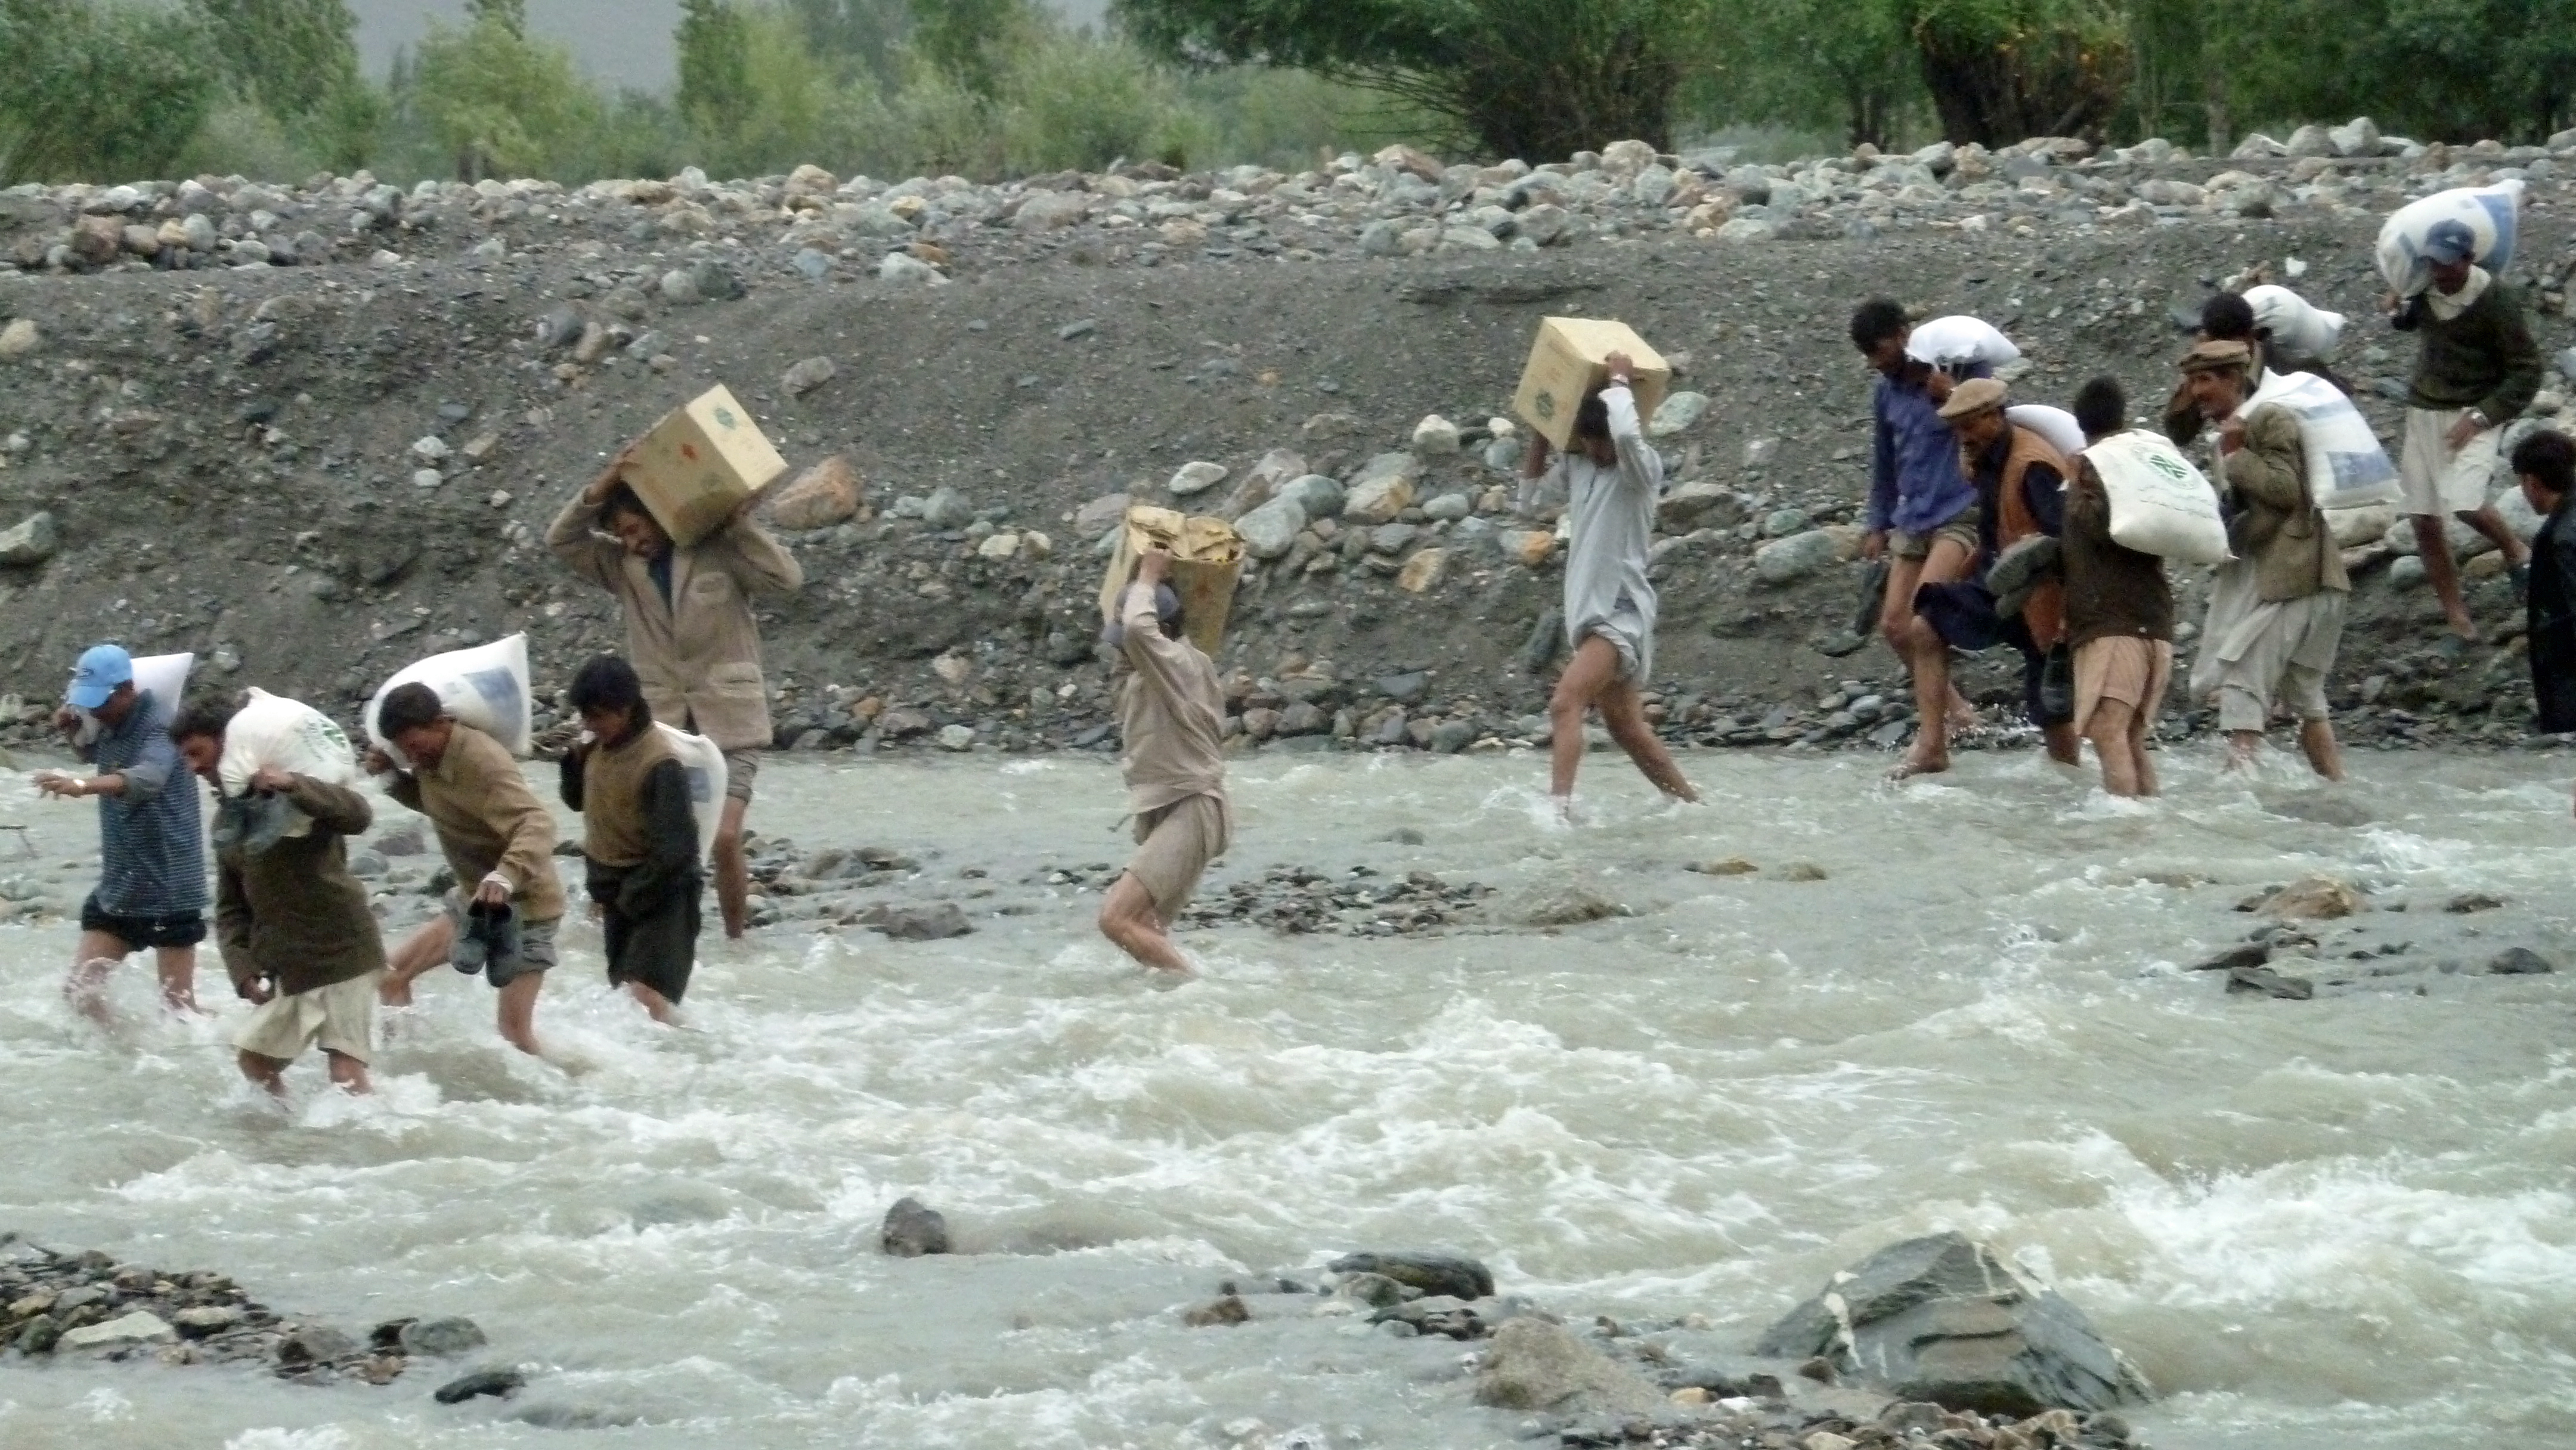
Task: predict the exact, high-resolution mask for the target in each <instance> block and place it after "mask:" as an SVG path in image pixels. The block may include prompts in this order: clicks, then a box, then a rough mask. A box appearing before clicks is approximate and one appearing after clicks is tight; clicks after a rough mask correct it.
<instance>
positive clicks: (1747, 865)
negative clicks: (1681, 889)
mask: <svg viewBox="0 0 2576 1450" xmlns="http://www.w3.org/2000/svg"><path fill="white" fill-rule="evenodd" d="M1682 869H1683V870H1685V871H1696V872H1698V873H1699V874H1700V875H1702V876H1750V875H1752V874H1753V873H1754V872H1756V871H1759V870H1761V869H1762V868H1761V867H1759V866H1756V865H1754V864H1753V863H1752V862H1750V861H1747V860H1745V859H1744V858H1743V857H1741V856H1728V857H1725V858H1723V859H1721V860H1716V861H1694V862H1692V863H1690V864H1689V865H1688V866H1685V867H1683V868H1682Z"/></svg>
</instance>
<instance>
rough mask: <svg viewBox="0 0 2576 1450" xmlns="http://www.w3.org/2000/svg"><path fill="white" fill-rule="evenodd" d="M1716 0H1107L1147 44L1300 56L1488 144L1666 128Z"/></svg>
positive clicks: (1294, 59) (1704, 45) (1668, 132)
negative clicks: (1442, 119)
mask: <svg viewBox="0 0 2576 1450" xmlns="http://www.w3.org/2000/svg"><path fill="white" fill-rule="evenodd" d="M1720 4H1721V0H1112V11H1111V13H1112V14H1113V15H1114V16H1116V17H1117V18H1118V20H1119V21H1120V23H1121V24H1123V25H1124V26H1126V27H1127V28H1128V30H1129V31H1130V32H1131V33H1132V34H1134V35H1135V36H1137V37H1138V38H1139V39H1140V40H1141V41H1143V42H1144V43H1145V44H1146V45H1147V46H1148V47H1149V48H1151V49H1154V50H1156V51H1159V52H1160V53H1162V54H1164V55H1167V56H1171V57H1173V58H1176V59H1181V60H1188V61H1196V62H1202V63H1205V62H1246V61H1257V62H1263V63H1267V64H1272V65H1290V66H1299V67H1303V68H1305V69H1308V70H1313V71H1317V72H1319V73H1321V74H1324V75H1326V76H1329V77H1332V78H1334V79H1337V80H1344V81H1348V82H1351V83H1353V84H1357V85H1363V86H1368V87H1371V88H1373V89H1377V90H1382V91H1385V92H1387V93H1389V94H1392V95H1395V96H1399V97H1402V98H1404V99H1406V100H1409V101H1411V102H1414V103H1416V104H1418V105H1420V106H1421V107H1423V108H1424V109H1426V110H1428V111H1431V112H1433V113H1435V114H1437V115H1440V116H1443V117H1447V118H1449V119H1451V120H1453V121H1455V122H1456V123H1457V124H1458V125H1459V127H1460V128H1461V129H1463V130H1465V131H1467V132H1468V133H1470V134H1472V135H1473V136H1475V137H1476V138H1477V139H1478V140H1480V141H1481V142H1483V143H1484V145H1485V146H1486V147H1487V148H1488V149H1490V150H1492V151H1495V152H1498V153H1502V154H1505V155H1512V156H1520V157H1524V158H1530V159H1545V158H1547V157H1551V156H1564V155H1568V154H1570V153H1572V152H1574V151H1578V150H1583V149H1586V148H1590V147H1597V146H1600V145H1602V144H1603V143H1605V142H1609V141H1615V140H1620V139H1623V138H1628V137H1636V138H1640V139H1643V140H1646V141H1650V142H1652V143H1654V144H1655V145H1657V146H1667V145H1669V144H1671V139H1672V116H1673V100H1674V94H1675V92H1676V90H1677V89H1678V88H1679V87H1680V85H1681V83H1682V81H1683V79H1684V78H1685V76H1687V75H1689V74H1690V73H1691V72H1692V71H1694V70H1695V69H1697V68H1698V67H1699V66H1701V65H1702V64H1703V63H1704V62H1705V61H1706V60H1707V59H1708V58H1709V57H1710V54H1711V48H1712V45H1713V43H1714V42H1715V41H1716V39H1717V21H1718V19H1719V16H1720V13H1721V11H1720Z"/></svg>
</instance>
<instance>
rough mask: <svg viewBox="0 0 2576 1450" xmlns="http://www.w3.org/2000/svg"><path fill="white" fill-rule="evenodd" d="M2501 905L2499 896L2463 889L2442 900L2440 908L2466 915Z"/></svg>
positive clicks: (2502, 902) (2494, 908)
mask: <svg viewBox="0 0 2576 1450" xmlns="http://www.w3.org/2000/svg"><path fill="white" fill-rule="evenodd" d="M2503 905H2504V898H2503V897H2501V896H2490V895H2488V894H2487V893H2485V892H2483V891H2463V892H2461V893H2460V894H2459V895H2457V896H2454V897H2452V898H2451V899H2450V900H2448V901H2446V902H2443V903H2442V909H2443V910H2444V911H2447V912H2449V913H2451V914H2452V915H2454V916H2467V915H2470V914H2471V913H2473V912H2480V911H2495V910H2497V909H2499V908H2501V907H2502V906H2503Z"/></svg>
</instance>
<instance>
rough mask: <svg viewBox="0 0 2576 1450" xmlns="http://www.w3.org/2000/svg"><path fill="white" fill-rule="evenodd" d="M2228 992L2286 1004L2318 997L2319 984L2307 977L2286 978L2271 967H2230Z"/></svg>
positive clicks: (2233, 994)
mask: <svg viewBox="0 0 2576 1450" xmlns="http://www.w3.org/2000/svg"><path fill="white" fill-rule="evenodd" d="M2227 992H2228V995H2230V996H2240V997H2275V998H2278V999H2280V1000H2281V1001H2284V1002H2305V1001H2307V1000H2309V999H2310V998H2312V997H2314V996H2316V995H2317V984H2316V983H2314V982H2312V981H2309V980H2308V979H2307V978H2305V977H2290V976H2284V975H2282V974H2281V973H2279V972H2276V971H2273V970H2272V969H2271V968H2270V967H2230V968H2229V969H2228V971H2227Z"/></svg>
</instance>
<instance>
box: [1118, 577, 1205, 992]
mask: <svg viewBox="0 0 2576 1450" xmlns="http://www.w3.org/2000/svg"><path fill="white" fill-rule="evenodd" d="M1171 569H1172V556H1171V555H1170V554H1169V553H1168V552H1166V551H1164V550H1162V549H1159V548H1156V549H1148V550H1146V551H1145V553H1144V554H1143V555H1142V556H1141V557H1139V558H1138V560H1137V567H1136V577H1135V579H1134V580H1133V581H1132V582H1130V583H1129V584H1128V585H1127V587H1126V588H1124V589H1122V590H1120V591H1119V593H1118V596H1117V603H1116V607H1115V610H1114V612H1112V613H1110V614H1109V616H1108V618H1107V620H1106V621H1105V623H1106V626H1107V627H1106V628H1105V629H1104V631H1103V633H1102V642H1103V643H1105V644H1107V645H1108V646H1109V647H1110V648H1111V649H1112V650H1114V651H1116V652H1117V655H1118V659H1119V663H1120V665H1121V666H1122V667H1123V668H1122V673H1123V674H1124V676H1125V678H1123V679H1121V680H1120V681H1119V683H1118V731H1119V740H1120V742H1121V749H1120V754H1119V757H1118V768H1119V771H1120V773H1121V774H1122V775H1124V776H1125V777H1126V780H1127V808H1128V809H1129V810H1130V811H1132V812H1134V813H1135V819H1136V842H1137V846H1136V854H1135V855H1134V856H1133V857H1132V858H1130V859H1129V861H1128V862H1127V869H1126V871H1125V872H1124V873H1123V874H1121V875H1120V876H1119V878H1118V880H1117V881H1116V883H1115V884H1113V885H1112V886H1111V887H1110V888H1109V897H1108V899H1107V900H1105V901H1103V902H1102V903H1101V904H1100V934H1101V935H1102V936H1105V937H1107V938H1109V939H1110V940H1111V941H1113V942H1116V943H1117V944H1118V948H1119V950H1121V951H1123V952H1125V953H1127V955H1129V956H1131V957H1134V958H1135V959H1136V960H1137V961H1140V962H1142V963H1144V964H1145V965H1146V966H1149V967H1153V968H1156V969H1158V970H1161V971H1166V972H1172V973H1175V974H1178V975H1182V976H1186V975H1188V974H1189V971H1190V963H1189V959H1188V958H1187V957H1184V956H1182V955H1181V951H1180V948H1178V947H1176V946H1174V945H1173V944H1172V938H1171V929H1172V924H1173V923H1174V922H1176V921H1178V920H1179V919H1180V915H1181V911H1182V909H1183V908H1185V907H1187V906H1188V905H1189V904H1190V895H1191V893H1192V892H1194V891H1196V890H1197V889H1198V884H1199V877H1200V875H1201V874H1202V873H1204V872H1205V871H1206V870H1207V865H1208V863H1209V862H1210V861H1213V860H1215V859H1216V858H1217V857H1219V856H1222V855H1224V854H1225V849H1226V847H1227V846H1228V845H1229V844H1231V842H1232V840H1233V837H1234V808H1233V806H1232V805H1231V804H1230V803H1229V802H1228V801H1227V799H1226V794H1225V691H1224V689H1223V687H1222V686H1220V685H1219V684H1218V682H1217V677H1216V665H1215V664H1214V663H1213V662H1212V661H1210V660H1209V659H1208V657H1207V656H1206V655H1205V654H1204V653H1202V652H1201V651H1200V650H1199V647H1198V646H1197V645H1195V644H1192V643H1191V642H1190V639H1189V635H1188V633H1187V626H1188V620H1187V619H1186V618H1184V616H1183V611H1182V607H1181V596H1180V592H1179V591H1178V590H1176V589H1174V588H1173V587H1172V586H1171V584H1170V583H1169V582H1167V581H1168V580H1169V578H1170V575H1171Z"/></svg>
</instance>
